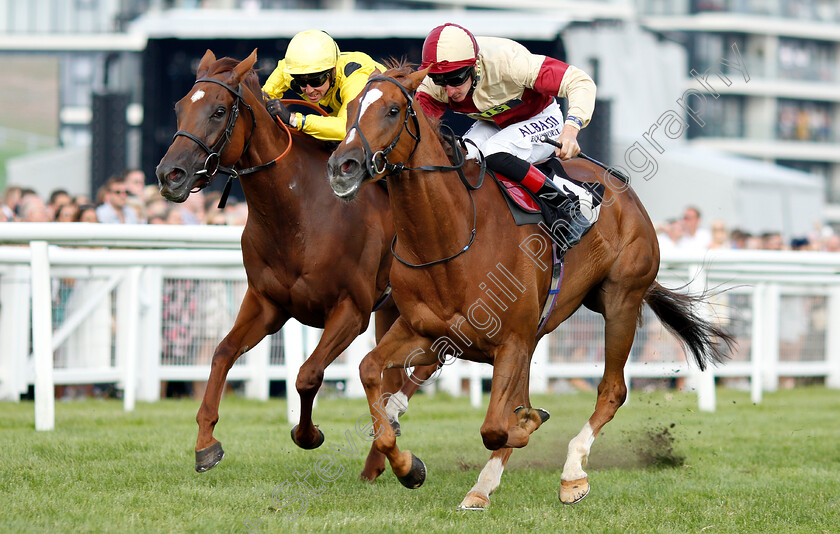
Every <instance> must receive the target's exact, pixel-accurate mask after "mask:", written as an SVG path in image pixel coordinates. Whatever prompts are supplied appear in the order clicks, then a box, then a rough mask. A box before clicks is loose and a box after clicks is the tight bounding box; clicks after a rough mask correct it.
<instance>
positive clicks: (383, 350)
mask: <svg viewBox="0 0 840 534" xmlns="http://www.w3.org/2000/svg"><path fill="white" fill-rule="evenodd" d="M430 345H431V341H430V340H429V339H427V338H424V337H421V336H419V335H417V334H415V333H414V332H413V331H412V330H411V328H410V327H409V326H408V324H407V322H405V321H404V320H403V319H399V320H397V322H396V323H395V324H394V326H393V327H391V329H390V330H389V331H388V333H387V334H386V335H385V336H384V337H383V338H382V340H381V341H380V342H379V344H377V346H376V348H374V349H373V350H372V351H371V352H370V353H368V355H367V356H365V357H364V359H362V363H361V364H360V365H359V375H360V377H361V379H362V386H363V387H364V388H365V396H366V397H367V400H368V407H369V409H370V414H371V417H372V419H373V432H374V436H375V439H374V442H373V446H374V447H375V448H376V450H378V451H379V452H380V453H382V454H384V455H385V457H386V458H387V459H388V462H389V463H390V465H391V469H392V470H393V471H394V474H395V475H397V478H398V479H399V480H400V483H402V484H403V485H404V486H406V487H407V488H417V487H420V485H422V484H423V481H424V480H425V478H426V466H425V465H424V464H423V462H422V461H420V459H419V458H417V457H416V456H414V455H413V454H412V453H411V452H410V451H404V452H401V451H400V450H399V447H397V436H396V433H395V432H394V428H393V427H392V426H391V423H390V421H389V420H388V416H387V414H386V411H385V406H386V404H387V398H388V397H390V395H389V394H386V393H383V387H382V386H383V384H382V373H383V371H384V370H385V369H386V368H391V367H399V368H402V367H405V366H406V365H429V364H432V363H434V362H435V361H436V357H435V354H434V353H433V352H431V351H430V349H429V347H430ZM409 360H410V361H409Z"/></svg>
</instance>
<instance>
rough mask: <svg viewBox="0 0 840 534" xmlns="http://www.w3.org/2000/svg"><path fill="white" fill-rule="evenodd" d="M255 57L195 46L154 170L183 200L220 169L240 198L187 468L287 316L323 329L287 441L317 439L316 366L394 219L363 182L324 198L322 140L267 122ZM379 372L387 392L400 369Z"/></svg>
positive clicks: (349, 331)
mask: <svg viewBox="0 0 840 534" xmlns="http://www.w3.org/2000/svg"><path fill="white" fill-rule="evenodd" d="M256 59H257V55H256V50H254V52H252V53H251V55H250V56H249V57H248V58H247V59H245V60H244V61H242V62H238V61H236V60H233V59H231V58H222V59H220V60H218V61H217V60H216V57H215V56H214V55H213V53H212V52H211V51H210V50H208V51H207V52H206V53H205V55H204V57H203V58H202V59H201V62H200V64H199V66H198V70H197V73H196V82H195V85H194V86H193V87H192V89H190V91H189V93H187V95H186V96H185V97H184V98H182V99H181V100H180V101H179V102H178V103H177V104H176V105H175V113H176V115H177V118H178V132H177V133H176V134H175V138H174V140H173V142H172V145H171V146H170V147H169V150H168V151H167V152H166V154H165V155H164V156H163V159H162V160H161V162H160V164H159V165H158V167H157V177H158V180H159V181H160V190H161V193H162V194H163V196H164V197H166V198H167V199H169V200H171V201H173V202H183V201H184V200H185V199H186V198H187V197H188V196H189V194H190V192H191V191H194V190H199V189H201V188H203V187H205V186H207V185H208V184H209V183H210V181H211V180H212V178H213V176H214V175H215V174H216V173H217V172H222V173H224V174H228V175H230V176H238V177H241V179H242V190H243V192H244V194H245V199H246V201H247V203H248V219H247V222H246V224H245V228H244V230H243V232H242V259H243V263H244V265H245V271H246V273H247V279H248V289H247V291H246V293H245V297H244V299H243V301H242V305H241V307H240V309H239V314H238V316H237V318H236V321H235V323H234V325H233V328H232V329H231V331H230V333H228V335H227V336H225V338H224V339H223V340H222V341H221V343H219V346H218V347H217V348H216V351H215V353H214V354H213V360H212V365H211V369H210V378H209V380H208V383H207V389H206V391H205V394H204V399H203V401H202V403H201V407H200V408H199V410H198V414H197V415H196V421H197V422H198V438H197V440H196V446H195V456H196V464H195V468H196V471H199V472H203V471H206V470H208V469H211V468H212V467H213V466H215V465H216V464H218V463H219V461H221V459H222V457H223V456H224V452H223V450H222V446H221V443H220V442H219V441H218V440H216V439H215V438H214V437H213V429H214V427H215V425H216V423H217V422H218V420H219V403H220V401H221V396H222V390H223V386H224V383H225V379H226V377H227V373H228V371H229V370H230V368H231V366H233V364H234V362H235V361H236V360H237V358H239V356H241V355H242V354H243V353H245V352H246V351H247V350H248V349H250V348H252V347H254V346H255V345H256V344H257V343H259V342H260V340H261V339H263V338H264V337H265V336H267V335H269V334H272V333H274V332H277V331H278V330H279V329H280V328H281V327H282V326H283V324H284V323H285V322H286V321H288V320H289V318H291V317H294V318H295V319H297V320H298V321H300V322H301V323H304V324H306V325H309V326H313V327H317V328H323V329H324V332H323V335H322V337H321V340H320V341H319V342H318V345H317V346H316V347H315V350H314V351H313V352H312V354H311V355H310V356H309V358H308V359H307V360H306V362H305V363H304V364H303V365H302V366H301V368H300V371H299V372H298V376H297V382H296V383H295V387H296V388H297V391H298V393H299V394H300V398H301V413H300V423H299V424H298V425H297V426H295V427H294V428H293V429H292V440H293V441H294V442H295V443H296V444H297V445H298V446H299V447H302V448H304V449H313V448H316V447H318V446H320V445H321V444H322V443H323V441H324V434H323V432H321V430H320V429H318V428H317V426H315V425H314V424H313V422H312V403H313V401H314V399H315V395H316V394H317V392H318V388H319V387H320V386H321V383H322V381H323V377H324V369H325V368H326V367H327V365H329V364H330V363H331V362H332V361H333V360H335V358H336V357H338V355H339V354H341V352H342V351H343V350H344V349H346V348H347V347H348V346H349V345H350V343H351V342H352V341H353V340H354V339H355V338H356V337H357V336H358V335H359V334H360V333H362V332H364V331H365V330H366V329H367V326H368V322H369V320H370V315H371V311H372V310H373V309H374V305H375V304H376V303H377V300H378V299H380V297H381V296H382V295H383V293H384V292H385V290H386V288H387V287H388V275H389V271H390V268H391V253H390V250H389V248H388V247H389V245H390V243H391V239H392V237H393V235H394V225H393V221H392V220H391V214H390V207H389V204H388V197H387V194H386V192H385V190H384V189H383V188H381V187H371V188H369V189H368V190H367V191H366V192H365V194H364V195H362V196H361V198H360V199H359V202H358V203H357V204H354V205H350V204H347V203H345V202H341V201H339V200H338V199H336V198H335V195H333V193H332V190H331V189H330V188H329V184H328V182H327V179H326V163H327V158H328V157H329V151H328V149H327V147H326V145H325V144H324V143H323V142H321V141H318V140H316V139H314V138H312V137H310V136H308V135H303V134H298V133H291V132H289V130H288V128H285V127H284V126H283V125H282V123H279V122H275V121H274V120H273V119H272V117H271V116H270V115H269V114H268V112H267V111H266V110H265V105H264V103H263V98H262V91H261V88H260V85H259V83H258V79H257V75H256V73H255V72H254V71H253V70H252V68H253V66H254V63H255V62H256ZM240 115H241V116H242V117H240ZM238 118H242V119H243V120H237V119H238ZM211 147H212V148H211ZM234 165H237V166H239V168H240V169H241V168H245V169H244V170H235V169H234ZM396 316H397V312H396V308H395V307H394V306H393V303H388V305H386V306H385V307H383V309H382V310H380V311H377V312H376V323H375V324H376V336H377V339H379V338H381V336H382V335H383V333H384V332H385V331H386V330H387V329H388V327H390V325H391V324H392V323H393V322H394V320H395V318H396ZM290 371H291V370H290ZM431 371H432V370H430V371H429V374H431ZM386 379H387V380H388V382H389V386H388V387H389V388H390V390H391V391H396V390H397V389H398V388H399V386H400V385H401V384H402V382H403V381H404V373H402V371H399V370H394V371H392V372H390V373H389V374H388V376H387V378H386ZM289 389H290V388H289ZM414 390H416V388H414ZM410 393H411V390H409V394H410ZM287 394H292V393H291V391H288V393H287ZM384 468H385V459H384V457H383V456H382V455H381V454H379V453H378V452H376V451H375V450H374V449H373V448H371V454H370V455H369V456H368V461H367V462H366V465H365V468H364V471H363V472H362V476H363V477H364V478H367V479H369V480H373V479H375V478H376V477H377V476H378V475H379V474H380V473H381V472H382V471H383V470H384Z"/></svg>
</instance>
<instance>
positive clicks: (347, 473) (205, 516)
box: [0, 388, 840, 534]
mask: <svg viewBox="0 0 840 534" xmlns="http://www.w3.org/2000/svg"><path fill="white" fill-rule="evenodd" d="M486 400H487V399H486V398H485V403H486ZM533 403H534V405H535V406H540V407H544V408H546V409H548V410H549V411H550V412H551V413H552V418H551V420H550V421H549V422H547V423H546V424H545V425H543V427H542V428H540V429H539V430H538V431H537V432H536V433H535V434H534V435H533V436H532V439H531V443H530V444H529V445H528V447H527V448H525V449H523V450H519V451H516V452H514V454H513V456H512V458H511V461H510V463H509V464H508V469H507V470H506V472H505V474H504V476H503V478H502V485H501V486H500V487H499V489H498V490H497V491H496V493H495V494H494V495H493V496H492V498H491V499H492V504H491V507H490V509H489V510H488V511H486V512H458V511H456V510H455V507H456V506H457V505H458V503H459V502H460V501H461V499H462V498H463V496H464V495H465V494H466V492H467V491H468V490H469V488H470V487H471V486H472V484H473V483H474V482H475V480H476V477H477V476H478V472H479V471H480V469H481V467H482V466H483V465H484V463H485V461H486V460H487V457H488V454H489V453H488V451H486V450H485V449H484V448H483V446H482V444H481V438H480V435H479V433H478V429H479V427H480V426H481V423H482V420H483V417H484V411H483V409H482V410H476V409H473V408H471V407H470V406H469V403H468V400H467V399H464V398H455V399H453V398H450V397H446V396H442V395H438V396H436V397H431V398H430V397H427V396H418V397H417V398H416V399H415V401H414V402H413V404H412V406H411V408H410V410H409V413H408V414H407V415H406V416H405V417H404V419H403V434H404V435H403V437H401V438H400V446H401V447H402V448H403V450H405V449H410V450H412V451H413V452H415V453H416V454H417V455H418V456H419V457H420V458H422V459H423V460H424V461H425V462H426V466H427V468H428V471H429V475H428V478H427V480H426V483H425V484H424V485H423V487H421V488H420V489H417V490H408V489H405V488H403V487H402V486H400V485H399V483H398V482H397V481H396V479H395V478H394V476H393V474H392V473H391V472H390V471H386V473H385V474H384V475H383V477H381V478H380V479H379V480H378V481H377V482H376V483H374V484H366V483H362V482H360V481H358V480H357V475H358V473H359V472H360V471H361V468H362V465H363V458H364V456H365V455H366V452H367V445H368V444H367V443H366V442H362V441H360V440H359V438H358V436H356V434H355V430H354V423H355V421H356V420H357V419H358V418H359V417H360V416H363V415H365V413H366V405H365V404H363V403H362V402H360V401H342V400H321V401H320V403H319V405H318V407H317V408H316V422H318V423H319V424H320V425H321V428H322V429H323V430H324V432H325V434H326V437H327V441H326V443H325V444H324V445H323V446H322V447H321V448H320V449H317V450H314V451H303V450H299V449H297V448H296V447H294V445H293V444H292V443H291V441H290V439H289V430H288V429H289V426H288V425H287V424H285V423H283V422H282V420H283V418H284V414H285V403H284V402H281V401H270V402H267V403H262V402H255V401H247V400H243V399H238V398H234V397H232V396H231V397H227V398H225V399H224V400H223V402H222V407H221V416H222V419H221V421H220V422H219V425H218V428H217V430H216V437H217V438H219V439H220V440H221V441H222V443H223V445H224V447H225V451H226V454H227V455H226V457H225V459H224V460H223V461H222V463H221V464H219V465H218V466H217V467H216V468H214V469H212V470H211V471H209V472H207V473H204V474H197V473H195V472H194V470H193V459H194V457H193V444H194V439H195V434H196V425H195V422H194V416H195V412H196V410H197V408H198V403H197V402H194V401H163V402H159V403H154V404H138V406H137V410H136V411H135V412H134V413H124V412H123V411H122V405H121V403H119V402H115V401H94V400H91V401H82V402H71V403H58V404H57V406H56V430H55V431H53V432H35V430H34V423H33V412H34V407H33V405H32V403H20V404H11V403H3V404H0V411H2V414H3V415H2V417H0V454H2V458H3V459H2V462H0V530H2V531H3V532H73V533H79V532H242V533H244V532H248V530H249V527H248V525H251V528H252V529H255V530H254V531H255V532H256V531H257V530H258V531H259V532H261V533H263V534H268V533H280V532H337V533H338V532H341V533H344V532H353V533H354V532H370V533H376V534H381V533H385V532H415V533H417V532H422V533H424V534H425V533H430V532H452V533H456V532H457V533H460V532H494V533H495V532H499V533H501V532H517V533H522V532H633V533H637V532H674V533H683V532H705V533H720V532H732V533H736V532H737V533H744V532H756V533H769V532H773V533H776V532H803V533H806V532H807V533H813V532H838V531H840V447H839V446H838V444H840V392H837V391H830V390H825V389H822V388H801V389H797V390H793V391H782V392H778V393H774V394H770V395H767V396H766V397H765V400H764V402H763V403H762V404H760V405H753V404H752V403H751V402H750V401H749V397H748V395H747V394H746V393H740V392H734V391H730V390H719V391H718V410H717V412H715V413H702V412H698V411H697V408H696V397H695V396H694V395H689V394H673V395H670V394H666V393H663V392H655V393H651V394H644V393H640V392H636V391H634V392H633V393H632V398H631V400H630V402H629V404H627V405H626V406H625V407H623V408H622V409H621V410H620V411H619V413H618V415H617V416H616V418H615V420H613V421H612V422H611V423H610V424H609V425H607V427H606V428H605V429H604V431H603V432H602V434H601V435H600V436H599V437H598V438H597V439H596V441H595V444H594V446H593V449H592V457H591V460H590V464H589V466H588V467H587V471H588V472H589V477H590V482H591V484H592V492H591V493H590V494H589V496H588V497H587V498H586V499H585V500H584V501H583V502H581V503H579V504H577V505H574V506H564V505H562V504H560V503H559V501H558V500H557V490H558V489H559V484H560V472H561V470H562V465H563V461H564V459H565V452H566V446H567V444H568V442H569V440H570V439H571V437H572V436H573V435H574V434H576V433H577V432H578V430H579V429H580V427H581V426H582V425H583V423H584V422H585V421H586V419H587V418H588V417H589V415H590V412H591V409H592V406H593V403H594V394H592V393H581V394H576V395H552V396H539V397H535V398H534V399H533ZM672 425H673V426H672ZM666 429H667V434H666V433H665V430H666ZM347 431H349V432H350V435H351V436H354V440H355V443H356V445H358V446H359V453H358V454H359V456H360V457H359V458H358V459H353V458H349V457H345V456H344V455H342V454H340V453H338V452H336V451H335V450H334V447H341V446H342V444H345V443H346V435H345V432H347ZM669 436H670V439H667V438H668V437H669ZM663 437H664V438H666V439H662V438H663ZM651 438H657V439H651ZM669 448H670V449H669ZM345 450H346V448H345ZM328 453H331V454H332V455H333V456H334V457H336V458H338V459H339V460H338V462H339V464H340V466H341V469H343V472H341V474H340V476H338V478H337V479H335V480H334V481H332V482H325V481H319V482H316V480H317V479H316V478H315V475H314V470H315V469H316V467H315V466H316V462H317V461H318V459H319V458H322V457H324V455H325V454H328ZM651 453H654V454H651ZM654 457H659V458H663V457H664V458H665V459H669V460H674V461H673V462H672V463H673V464H677V467H659V468H656V467H651V465H650V464H651V462H652V460H651V458H654ZM681 457H682V458H684V461H683V462H681V461H679V460H680V458H681ZM666 463H667V462H666ZM335 469H338V468H337V467H335ZM306 471H310V476H309V478H308V479H307V480H309V481H310V483H311V484H312V485H313V487H314V488H315V489H317V490H320V491H322V493H321V494H320V495H317V496H315V495H310V496H308V497H307V498H306V500H305V503H304V502H303V500H301V501H300V503H301V504H305V510H303V511H302V513H301V515H300V517H298V518H297V519H295V520H290V519H289V518H288V516H289V515H291V510H292V508H294V507H292V506H290V507H288V508H284V509H281V510H277V509H276V508H275V507H274V504H273V501H272V493H273V492H274V491H275V488H276V487H278V485H284V484H285V483H287V482H289V483H292V482H294V481H295V475H294V473H295V472H298V473H300V474H303V473H304V472H306ZM322 472H324V471H323V470H322ZM336 472H338V471H336ZM292 493H293V491H290V490H286V492H285V493H282V495H283V496H286V497H288V496H291V494H292ZM246 522H247V523H246Z"/></svg>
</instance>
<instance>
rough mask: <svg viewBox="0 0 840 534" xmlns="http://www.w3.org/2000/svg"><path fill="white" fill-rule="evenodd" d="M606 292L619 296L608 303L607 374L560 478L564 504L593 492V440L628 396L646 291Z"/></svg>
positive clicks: (605, 314) (622, 290)
mask: <svg viewBox="0 0 840 534" xmlns="http://www.w3.org/2000/svg"><path fill="white" fill-rule="evenodd" d="M602 294H605V295H616V296H615V297H614V298H613V299H611V301H610V302H606V303H604V310H605V313H604V319H605V321H606V327H605V355H604V358H605V365H604V376H603V378H602V379H601V383H600V384H599V385H598V400H597V402H596V403H595V412H594V413H593V414H592V416H591V417H590V418H589V421H587V423H586V424H585V425H584V427H583V429H582V430H581V431H580V433H579V434H578V435H577V436H575V437H574V438H573V439H572V441H571V442H569V450H568V455H567V456H566V463H565V465H564V466H563V474H562V475H561V477H560V478H561V486H560V495H559V496H560V501H561V502H563V503H564V504H574V503H576V502H578V501H580V500H581V499H583V498H584V497H586V495H587V494H588V493H589V480H588V478H587V475H586V472H585V471H584V470H583V466H584V465H586V460H587V458H588V457H589V451H590V449H591V447H592V443H593V441H594V440H595V436H597V435H598V432H600V431H601V428H603V427H604V425H605V424H607V423H608V422H609V421H610V420H611V419H612V418H613V416H615V413H616V411H617V410H618V408H619V407H620V406H621V405H622V404H624V400H625V399H626V398H627V385H626V384H625V382H624V365H625V364H626V363H627V357H628V356H629V354H630V347H631V345H632V344H633V336H634V335H635V332H636V320H637V318H638V314H639V309H640V307H641V303H642V296H643V294H644V290H643V289H639V290H633V291H632V292H630V293H628V292H627V290H626V289H625V288H621V287H616V284H613V285H612V287H607V284H606V283H605V289H604V291H603V293H602Z"/></svg>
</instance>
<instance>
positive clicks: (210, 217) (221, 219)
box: [204, 208, 228, 226]
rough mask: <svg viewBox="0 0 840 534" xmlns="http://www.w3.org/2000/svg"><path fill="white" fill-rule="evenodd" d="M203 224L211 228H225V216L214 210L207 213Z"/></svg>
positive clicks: (221, 212)
mask: <svg viewBox="0 0 840 534" xmlns="http://www.w3.org/2000/svg"><path fill="white" fill-rule="evenodd" d="M204 222H205V223H206V224H208V225H212V226H227V223H228V221H227V215H225V213H224V212H223V211H222V210H220V209H218V208H216V209H213V210H210V211H209V212H208V213H207V219H206V220H205V221H204Z"/></svg>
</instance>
